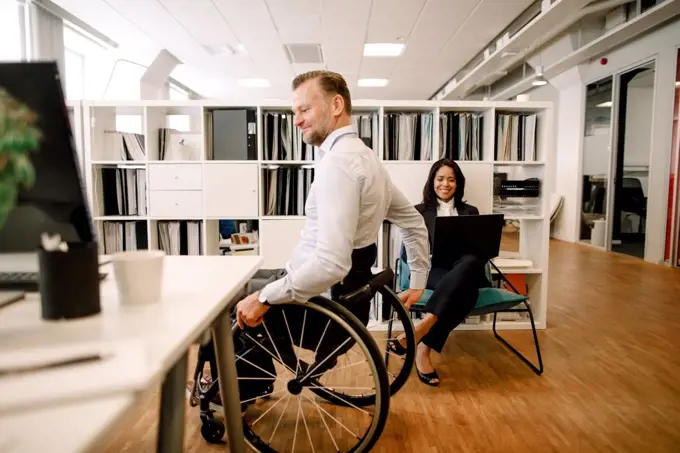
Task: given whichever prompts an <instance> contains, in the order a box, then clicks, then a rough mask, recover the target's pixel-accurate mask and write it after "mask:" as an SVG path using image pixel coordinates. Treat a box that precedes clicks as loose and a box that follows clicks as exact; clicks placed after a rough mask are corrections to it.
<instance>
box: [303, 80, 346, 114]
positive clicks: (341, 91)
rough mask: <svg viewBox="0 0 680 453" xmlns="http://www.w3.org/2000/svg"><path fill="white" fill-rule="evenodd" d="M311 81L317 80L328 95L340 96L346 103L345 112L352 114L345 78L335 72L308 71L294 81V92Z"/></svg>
mask: <svg viewBox="0 0 680 453" xmlns="http://www.w3.org/2000/svg"><path fill="white" fill-rule="evenodd" d="M309 80H317V81H318V83H319V86H320V87H321V90H323V92H324V93H325V94H326V95H329V96H334V95H336V94H338V95H340V96H341V97H342V99H343V100H344V101H345V112H347V114H348V115H351V114H352V98H351V96H350V94H349V88H348V87H347V82H346V81H345V78H344V77H342V76H341V75H340V74H338V73H337V72H333V71H308V72H305V73H302V74H300V75H298V76H297V77H295V78H294V79H293V90H295V89H297V87H299V86H300V85H302V84H303V83H305V82H307V81H309Z"/></svg>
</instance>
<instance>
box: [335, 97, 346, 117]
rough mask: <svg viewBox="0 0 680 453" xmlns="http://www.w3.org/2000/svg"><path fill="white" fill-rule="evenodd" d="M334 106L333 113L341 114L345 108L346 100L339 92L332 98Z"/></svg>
mask: <svg viewBox="0 0 680 453" xmlns="http://www.w3.org/2000/svg"><path fill="white" fill-rule="evenodd" d="M332 106H333V115H335V116H339V115H340V114H341V113H342V111H343V110H344V109H345V101H344V100H343V99H342V96H340V95H339V94H336V95H335V96H333V100H332Z"/></svg>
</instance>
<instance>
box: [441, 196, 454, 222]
mask: <svg viewBox="0 0 680 453" xmlns="http://www.w3.org/2000/svg"><path fill="white" fill-rule="evenodd" d="M456 215H458V211H457V210H456V208H455V207H454V206H453V198H452V199H450V200H449V201H441V200H437V217H451V216H456Z"/></svg>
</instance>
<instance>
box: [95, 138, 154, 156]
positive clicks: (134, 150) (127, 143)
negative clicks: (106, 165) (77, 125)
mask: <svg viewBox="0 0 680 453" xmlns="http://www.w3.org/2000/svg"><path fill="white" fill-rule="evenodd" d="M99 151H102V152H101V153H100V159H101V160H111V161H118V160H125V161H128V160H136V161H144V160H146V150H145V146H144V135H142V134H133V133H131V132H117V131H105V132H104V143H103V149H102V150H99Z"/></svg>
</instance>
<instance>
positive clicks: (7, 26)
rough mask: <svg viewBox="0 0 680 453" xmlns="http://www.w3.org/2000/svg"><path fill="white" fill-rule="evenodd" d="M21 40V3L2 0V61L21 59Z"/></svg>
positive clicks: (0, 37)
mask: <svg viewBox="0 0 680 453" xmlns="http://www.w3.org/2000/svg"><path fill="white" fill-rule="evenodd" d="M21 40H22V39H21V22H20V19H19V4H18V3H17V2H15V1H12V0H10V1H0V43H2V44H1V45H0V61H2V60H7V61H12V60H14V61H16V60H21Z"/></svg>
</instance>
